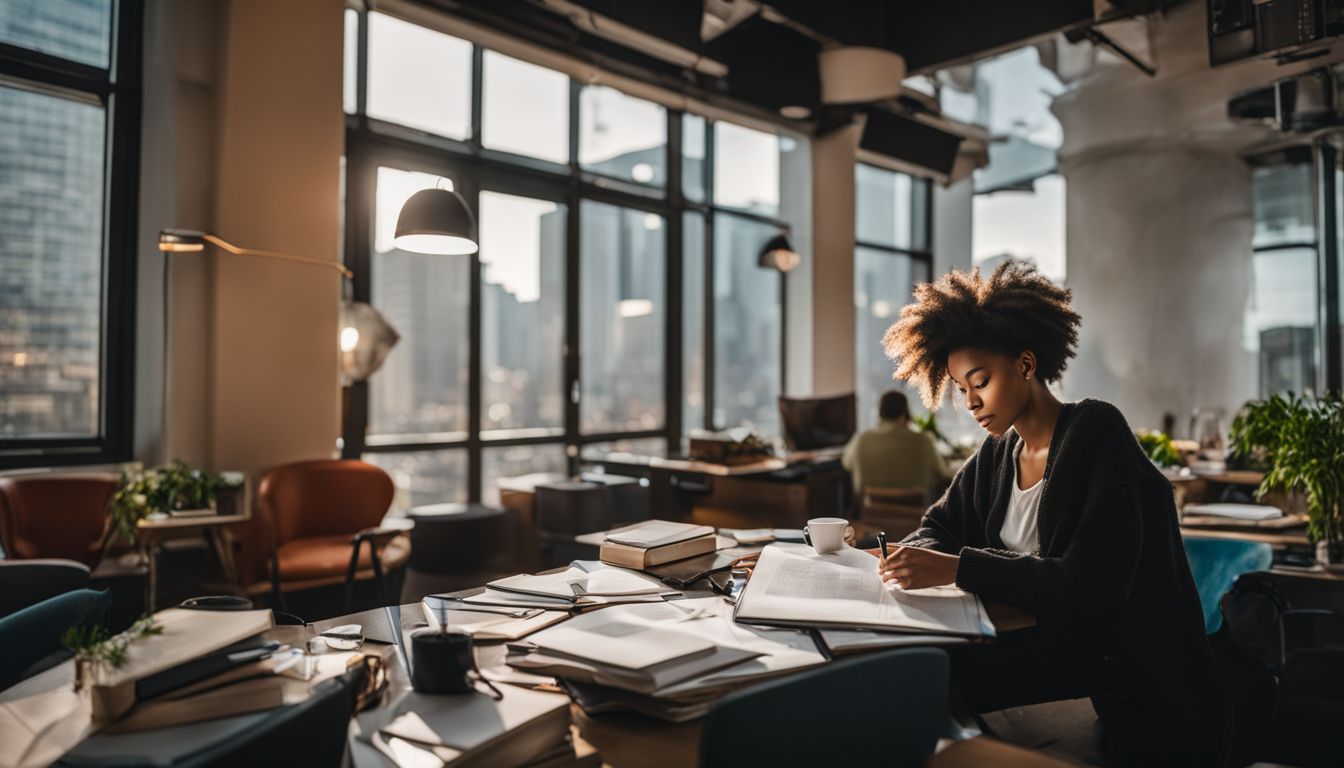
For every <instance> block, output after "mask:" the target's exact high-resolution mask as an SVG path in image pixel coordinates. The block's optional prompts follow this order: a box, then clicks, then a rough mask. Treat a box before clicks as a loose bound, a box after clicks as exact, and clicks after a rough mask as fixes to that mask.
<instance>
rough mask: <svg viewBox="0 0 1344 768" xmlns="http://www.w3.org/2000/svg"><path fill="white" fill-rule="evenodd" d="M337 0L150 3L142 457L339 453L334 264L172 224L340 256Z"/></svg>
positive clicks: (275, 458) (139, 405) (241, 462)
mask: <svg viewBox="0 0 1344 768" xmlns="http://www.w3.org/2000/svg"><path fill="white" fill-rule="evenodd" d="M344 7H345V6H344V3H342V2H341V0H286V1H285V2H271V1H270V0H177V1H173V2H170V1H169V0H151V2H149V3H148V5H147V11H146V19H147V23H146V45H145V50H146V55H147V59H146V73H145V116H144V128H143V148H144V151H143V152H142V169H141V178H142V184H141V214H140V243H141V246H140V286H139V288H140V290H139V300H138V325H139V334H138V344H137V346H138V350H137V352H138V355H137V383H136V386H137V396H136V458H137V459H139V460H141V461H144V462H146V463H159V462H162V461H165V460H167V459H171V458H182V459H184V460H186V461H189V462H191V463H193V464H197V465H200V466H204V467H206V468H209V469H213V470H242V471H245V472H248V473H249V474H252V475H253V476H255V475H256V474H257V473H258V472H259V471H260V470H263V469H265V468H267V467H270V466H273V465H276V464H280V463H283V462H288V461H295V460H299V459H306V458H325V457H328V456H330V455H332V453H333V451H334V449H335V442H336V438H337V437H338V435H339V433H340V414H339V376H338V360H337V352H336V334H337V317H338V309H339V302H340V296H341V293H340V290H341V284H340V277H339V276H338V274H337V273H336V272H335V270H326V269H320V268H314V267H307V266H302V265H293V264H287V263H283V262H276V261H265V260H255V259H249V258H245V257H239V256H231V255H228V254H220V253H207V254H203V255H201V254H183V255H178V256H174V257H173V261H172V263H171V271H170V273H169V277H170V281H171V282H170V288H169V297H168V311H167V315H166V316H167V318H168V329H167V357H166V360H165V357H164V354H163V352H164V341H165V336H164V317H165V313H164V302H163V298H162V296H163V287H162V286H163V283H162V280H163V269H164V266H165V259H164V257H163V256H162V255H161V254H159V253H158V252H157V251H156V250H155V248H154V243H155V240H156V238H157V233H158V231H159V230H160V229H163V228H165V227H180V228H189V229H202V230H207V231H213V232H217V233H219V234H220V235H222V236H223V237H225V238H226V239H228V240H230V241H232V242H235V243H237V244H239V245H245V246H249V247H253V248H260V249H266V250H276V251H287V252H291V253H296V254H302V255H305V256H310V257H315V258H321V259H330V260H332V261H333V262H335V261H339V259H340V253H339V237H340V220H341V219H340V211H339V198H340V188H339V185H340V159H341V155H342V154H343V151H344V131H345V128H344V119H343V115H342V111H341V94H342V72H343V69H342V56H343V49H342V46H343V36H342V31H343V15H342V14H343V10H344Z"/></svg>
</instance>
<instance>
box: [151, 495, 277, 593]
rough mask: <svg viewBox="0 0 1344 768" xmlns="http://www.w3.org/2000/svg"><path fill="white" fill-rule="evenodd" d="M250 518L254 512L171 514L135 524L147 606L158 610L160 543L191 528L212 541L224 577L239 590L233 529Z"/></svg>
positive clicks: (235, 589)
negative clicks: (142, 566) (143, 570)
mask: <svg viewBox="0 0 1344 768" xmlns="http://www.w3.org/2000/svg"><path fill="white" fill-rule="evenodd" d="M250 518H251V515H250V514H247V513H243V514H238V515H191V516H181V517H173V516H171V515H169V516H166V517H159V518H146V519H144V520H141V521H140V522H138V523H136V525H135V540H136V546H137V547H138V548H139V550H140V556H141V558H143V559H144V562H145V570H146V578H145V591H146V593H147V594H146V595H145V606H146V607H147V609H148V612H149V613H153V612H154V611H155V610H157V609H158V606H157V604H158V588H159V578H158V549H157V547H158V544H159V543H160V542H161V541H162V540H163V539H164V538H165V537H167V536H168V535H169V534H172V533H177V532H179V531H183V530H187V529H191V528H199V529H201V530H202V531H203V532H205V534H206V538H208V539H209V540H210V543H211V544H212V546H213V548H214V550H215V556H216V557H218V558H219V567H220V570H222V571H223V572H224V579H225V580H226V581H227V582H228V583H229V585H230V586H231V587H232V588H233V590H234V591H235V592H236V591H238V589H239V581H238V566H237V564H236V563H235V561H234V559H233V532H232V530H231V528H232V527H233V526H234V525H236V524H238V523H245V522H247V521H248V520H249V519H250Z"/></svg>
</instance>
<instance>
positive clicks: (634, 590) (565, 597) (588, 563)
mask: <svg viewBox="0 0 1344 768" xmlns="http://www.w3.org/2000/svg"><path fill="white" fill-rule="evenodd" d="M680 594H681V593H680V592H678V591H677V590H675V589H672V588H671V587H668V586H667V585H665V584H663V583H662V582H661V581H658V580H657V579H655V578H652V577H649V576H645V575H644V574H642V573H639V572H638V571H632V570H629V569H626V568H617V567H615V566H610V565H607V564H606V563H600V562H597V561H592V560H575V561H574V563H573V564H571V565H570V566H569V568H567V569H565V570H564V571H561V572H558V573H545V574H537V575H531V574H519V575H517V576H509V577H508V578H504V579H496V580H494V581H492V582H490V583H488V584H486V590H485V592H483V593H481V594H479V595H473V596H471V597H467V598H464V600H465V601H466V602H468V603H476V604H479V605H505V606H530V607H536V608H558V609H561V610H564V609H572V608H581V607H584V606H592V605H611V604H614V603H639V602H661V601H662V600H663V599H664V598H665V597H670V596H676V595H680Z"/></svg>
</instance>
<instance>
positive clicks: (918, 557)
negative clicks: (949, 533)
mask: <svg viewBox="0 0 1344 768" xmlns="http://www.w3.org/2000/svg"><path fill="white" fill-rule="evenodd" d="M869 551H870V552H871V553H872V554H873V555H877V554H878V553H877V550H869ZM960 560H961V558H959V557H957V556H956V555H946V554H943V553H942V552H939V551H937V550H933V549H926V548H924V547H901V546H898V547H896V551H895V552H892V553H891V554H890V555H888V556H887V559H886V560H885V561H883V560H882V559H881V557H880V556H879V557H878V565H877V568H878V572H879V573H881V574H882V581H884V582H896V584H897V585H898V586H900V588H901V589H923V588H925V587H936V586H940V585H942V584H953V583H955V582H956V580H957V563H958V562H959V561H960Z"/></svg>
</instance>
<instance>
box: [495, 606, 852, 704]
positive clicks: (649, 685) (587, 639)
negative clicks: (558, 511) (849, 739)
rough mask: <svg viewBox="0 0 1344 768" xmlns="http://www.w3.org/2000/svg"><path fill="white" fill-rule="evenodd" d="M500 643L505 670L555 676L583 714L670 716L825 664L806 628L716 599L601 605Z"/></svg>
mask: <svg viewBox="0 0 1344 768" xmlns="http://www.w3.org/2000/svg"><path fill="white" fill-rule="evenodd" d="M507 648H508V656H507V657H506V660H505V661H506V663H507V664H508V665H509V666H511V667H513V668H515V669H518V670H523V671H526V672H530V673H533V674H544V675H552V676H554V677H556V678H558V679H560V680H561V681H562V683H563V684H564V686H565V688H566V689H567V690H568V691H569V692H570V693H571V694H572V695H574V697H575V699H576V700H577V701H578V702H579V704H580V706H582V707H583V708H584V709H585V710H586V711H588V712H590V713H599V712H606V711H612V710H626V711H637V712H642V713H644V714H647V715H650V716H652V717H656V718H660V719H663V720H669V721H673V722H681V721H685V720H690V719H694V718H696V717H701V716H703V715H704V714H705V713H706V712H707V711H708V710H709V707H710V706H711V705H712V704H713V703H714V701H716V700H717V699H718V698H719V697H721V696H723V695H724V694H725V693H727V692H729V691H732V690H736V689H737V688H740V687H741V685H742V684H743V683H745V682H748V681H754V680H758V679H764V678H767V677H772V676H774V675H779V674H783V673H785V672H787V671H791V670H796V669H800V668H804V667H808V666H812V665H817V664H823V663H825V657H824V656H823V655H822V653H821V652H820V651H819V650H818V648H817V645H816V643H815V641H814V640H813V638H812V636H811V634H810V633H807V632H798V631H796V630H781V629H768V628H760V627H747V626H743V625H740V624H736V623H734V622H733V618H732V607H731V606H729V605H728V604H727V603H725V602H723V600H721V599H719V598H717V597H710V598H700V599H691V600H676V601H670V602H667V603H663V604H639V605H622V606H615V607H612V608H606V609H603V610H601V611H595V612H592V613H587V614H583V615H580V616H577V617H575V618H573V619H570V620H569V621H567V622H565V623H564V624H561V625H559V626H556V627H552V628H550V629H546V630H543V631H541V632H538V633H536V634H534V635H530V636H529V637H528V638H527V639H526V640H525V641H523V642H518V643H510V644H508V646H507Z"/></svg>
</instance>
